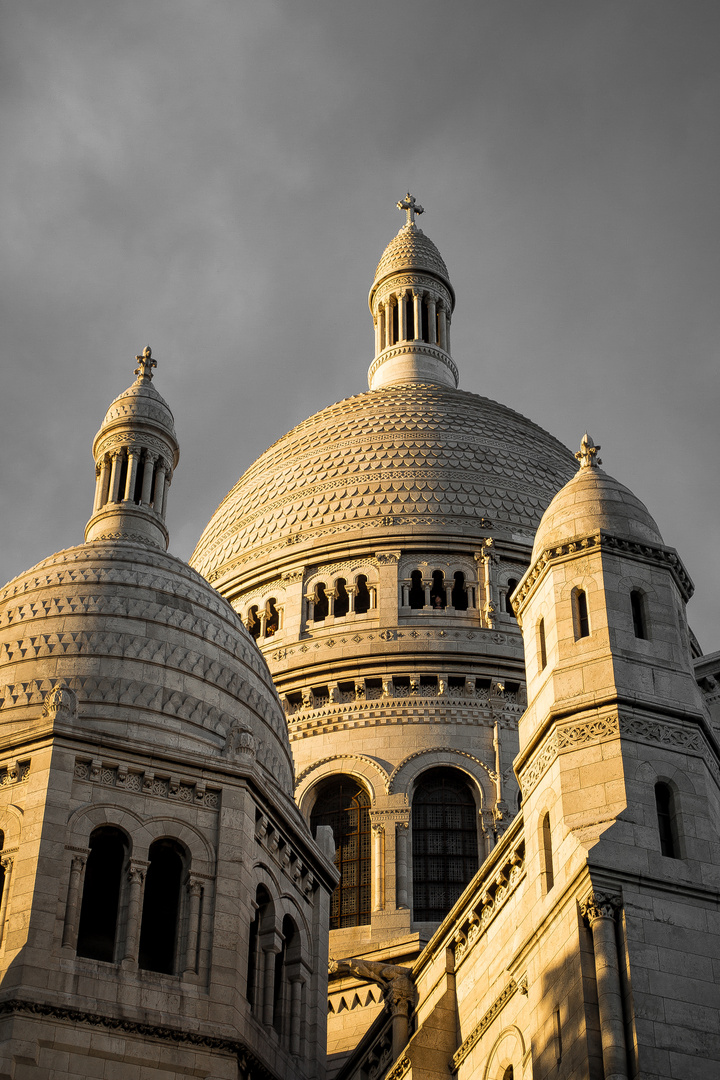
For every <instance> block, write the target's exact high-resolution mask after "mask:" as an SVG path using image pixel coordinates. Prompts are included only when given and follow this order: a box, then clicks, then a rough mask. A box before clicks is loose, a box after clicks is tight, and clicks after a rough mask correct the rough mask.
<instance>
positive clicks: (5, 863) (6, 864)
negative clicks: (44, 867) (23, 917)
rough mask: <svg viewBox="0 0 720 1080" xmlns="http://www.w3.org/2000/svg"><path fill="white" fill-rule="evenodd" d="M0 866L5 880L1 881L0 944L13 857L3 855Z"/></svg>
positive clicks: (3, 933) (3, 934) (3, 932)
mask: <svg viewBox="0 0 720 1080" xmlns="http://www.w3.org/2000/svg"><path fill="white" fill-rule="evenodd" d="M0 865H2V868H3V871H4V872H5V878H4V881H3V894H2V901H0V944H2V942H3V941H4V940H5V922H6V920H7V909H8V900H9V899H10V883H11V881H12V872H13V866H14V861H13V856H12V855H5V856H4V857H3V858H2V859H0Z"/></svg>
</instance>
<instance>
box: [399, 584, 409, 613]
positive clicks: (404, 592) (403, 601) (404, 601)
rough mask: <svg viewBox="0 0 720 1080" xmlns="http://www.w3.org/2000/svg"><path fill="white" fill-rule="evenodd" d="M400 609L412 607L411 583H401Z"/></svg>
mask: <svg viewBox="0 0 720 1080" xmlns="http://www.w3.org/2000/svg"><path fill="white" fill-rule="evenodd" d="M400 607H410V582H409V581H401V582H400Z"/></svg>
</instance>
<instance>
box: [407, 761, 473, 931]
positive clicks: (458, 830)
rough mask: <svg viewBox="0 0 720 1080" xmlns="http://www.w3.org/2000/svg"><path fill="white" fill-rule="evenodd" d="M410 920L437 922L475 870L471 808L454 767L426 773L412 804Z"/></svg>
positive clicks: (463, 782) (469, 797) (462, 780)
mask: <svg viewBox="0 0 720 1080" xmlns="http://www.w3.org/2000/svg"><path fill="white" fill-rule="evenodd" d="M412 858H413V919H415V921H416V922H440V921H441V920H442V919H443V918H444V917H445V916H446V915H447V913H448V911H449V910H450V908H451V907H452V906H453V904H454V903H455V901H456V900H457V898H458V897H459V896H460V893H461V892H462V891H463V889H464V888H465V886H466V885H467V884H468V882H469V881H470V880H471V879H472V876H473V874H475V872H476V871H477V868H478V846H477V806H476V804H475V799H474V798H473V794H472V791H471V789H470V786H469V784H468V783H467V781H466V780H465V778H464V776H463V775H462V773H460V772H459V771H458V770H457V769H451V768H442V767H441V768H437V769H430V770H429V771H428V772H427V773H424V774H423V776H422V777H421V778H420V780H419V782H418V784H417V785H416V788H415V794H414V795H413V801H412Z"/></svg>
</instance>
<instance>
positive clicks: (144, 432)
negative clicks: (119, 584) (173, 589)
mask: <svg viewBox="0 0 720 1080" xmlns="http://www.w3.org/2000/svg"><path fill="white" fill-rule="evenodd" d="M135 359H136V361H137V364H138V366H137V367H136V368H135V374H136V375H137V379H136V380H135V382H134V383H133V384H132V386H129V387H128V388H127V390H124V391H123V393H122V394H120V395H119V396H118V397H116V398H115V400H114V401H113V403H112V404H111V406H110V408H109V409H108V411H107V412H106V414H105V419H104V420H103V422H102V424H101V426H100V430H99V431H98V433H97V435H96V436H95V440H94V442H93V457H94V458H95V476H96V488H95V503H94V506H93V513H92V516H91V518H90V520H89V521H88V523H87V526H86V528H85V540H86V542H87V543H90V542H91V541H94V540H118V539H124V540H133V541H137V542H142V543H150V544H153V545H154V546H157V547H161V548H167V546H168V539H169V537H168V532H167V528H166V526H165V514H166V507H167V493H168V488H169V486H170V481H171V479H172V475H173V471H174V469H175V467H176V466H177V463H178V460H179V457H180V452H179V448H178V441H177V435H176V434H175V421H174V419H173V414H172V412H171V411H170V408H169V406H168V404H167V402H166V401H165V400H164V399H163V398H162V397H161V395H160V394H159V393H158V392H157V390H156V389H155V387H154V386H153V385H152V371H153V368H154V367H157V362H156V361H155V360H154V359H153V356H152V350H151V349H150V346H149V345H147V346H146V347H145V349H144V351H143V352H142V354H141V355H140V356H136V357H135Z"/></svg>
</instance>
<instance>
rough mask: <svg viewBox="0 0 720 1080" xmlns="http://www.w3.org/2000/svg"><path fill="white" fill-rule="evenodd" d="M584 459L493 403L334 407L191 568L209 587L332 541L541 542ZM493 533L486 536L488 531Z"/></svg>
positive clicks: (305, 428)
mask: <svg viewBox="0 0 720 1080" xmlns="http://www.w3.org/2000/svg"><path fill="white" fill-rule="evenodd" d="M574 470H575V460H574V458H573V457H572V455H571V454H570V452H569V451H568V450H567V449H566V448H565V447H564V446H563V445H562V444H561V443H560V442H559V441H558V440H557V439H555V438H553V436H552V435H549V434H548V433H547V432H546V431H543V429H542V428H540V427H538V426H537V425H536V424H533V423H532V421H530V420H527V419H526V418H525V417H524V416H521V415H520V414H519V413H517V412H514V411H513V410H512V409H509V408H507V407H505V406H504V405H499V404H498V403H497V402H494V401H490V400H489V399H488V398H483V397H479V396H478V395H476V394H469V393H467V392H465V391H462V390H452V389H450V388H445V387H440V386H436V385H433V386H429V385H418V384H417V383H414V384H411V385H404V386H395V385H393V386H388V387H383V388H381V389H379V390H370V391H368V392H367V393H364V394H358V395H357V396H356V397H351V398H346V399H345V400H344V401H340V402H338V403H337V404H336V405H331V406H330V407H329V408H327V409H323V410H322V411H321V412H319V413H316V414H315V415H314V416H311V417H310V418H309V419H308V420H306V421H304V423H302V424H300V425H298V427H296V428H293V430H292V431H290V432H289V433H288V434H287V435H285V436H284V438H282V439H280V440H279V441H278V442H276V443H275V444H274V445H273V446H271V447H270V448H269V450H266V452H265V453H264V454H263V455H262V456H261V457H260V458H258V460H257V461H256V462H255V464H254V465H252V466H251V467H250V469H248V471H247V472H246V473H245V474H244V476H242V477H241V478H240V480H239V481H238V483H237V484H236V485H235V487H234V488H233V489H232V491H231V492H230V493H229V494H228V495H227V497H226V498H225V500H224V501H223V502H222V503H221V505H220V506H219V508H218V509H217V511H216V512H215V514H214V515H213V517H212V518H211V520H210V523H209V524H208V526H207V527H206V529H205V531H204V532H203V534H202V536H201V538H200V540H199V542H198V545H197V547H196V549H195V551H194V552H193V555H192V558H191V560H190V561H191V563H192V565H193V566H194V567H195V568H196V569H197V570H199V571H200V573H202V574H203V575H204V576H205V577H207V578H208V580H210V581H216V580H217V579H218V578H220V577H221V576H223V575H224V574H225V573H226V572H227V571H228V570H229V569H230V567H231V566H232V565H233V564H235V563H240V562H244V561H246V560H250V558H251V556H252V553H255V556H259V557H267V549H268V547H269V546H271V545H273V544H276V543H279V544H280V546H282V544H283V543H290V544H293V543H296V544H297V546H296V547H291V548H290V550H289V551H288V555H292V556H296V555H297V553H298V551H299V550H302V548H303V544H305V543H308V544H317V542H318V539H319V538H320V537H321V536H322V535H323V534H325V533H327V534H328V535H329V534H333V533H334V534H341V533H343V532H351V531H357V530H359V529H367V528H375V529H377V530H385V532H387V533H390V534H391V535H395V536H396V535H397V533H396V532H395V531H394V530H395V529H397V527H401V528H404V529H407V528H409V527H411V526H414V528H415V531H416V532H417V531H418V528H420V529H423V530H427V532H431V533H435V534H440V535H443V536H444V535H447V533H448V530H449V529H455V530H456V531H457V530H464V531H465V532H467V531H469V530H471V529H472V525H473V522H476V523H477V530H478V531H479V530H480V525H479V521H480V518H482V517H485V518H486V519H490V521H491V522H492V523H493V524H494V525H495V526H499V527H503V526H504V527H506V528H507V527H509V528H511V529H514V530H516V531H517V530H518V529H521V530H523V531H527V532H529V533H530V534H534V532H535V530H536V529H537V527H538V524H539V522H540V519H541V517H542V514H543V511H544V510H545V507H546V506H547V505H548V503H549V502H550V500H551V499H552V497H553V496H554V495H555V493H556V492H557V490H558V488H560V487H562V486H563V484H564V483H565V482H566V481H567V480H568V479H569V478H570V477H571V476H572V474H573V472H574ZM488 527H489V526H488V525H487V524H486V525H485V526H484V527H483V528H484V529H487V528H488Z"/></svg>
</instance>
